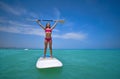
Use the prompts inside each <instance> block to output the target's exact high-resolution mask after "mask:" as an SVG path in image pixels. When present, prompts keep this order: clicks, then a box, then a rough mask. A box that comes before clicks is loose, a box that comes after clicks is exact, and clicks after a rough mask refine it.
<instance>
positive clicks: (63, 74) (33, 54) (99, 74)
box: [0, 49, 120, 79]
mask: <svg viewBox="0 0 120 79" xmlns="http://www.w3.org/2000/svg"><path fill="white" fill-rule="evenodd" d="M48 54H49V52H48ZM42 55H43V50H22V49H21V50H18V49H0V79H120V50H62V49H61V50H53V55H54V57H56V58H58V59H59V60H60V61H61V62H62V63H63V67H61V68H49V69H37V68H36V66H35V65H36V62H37V59H38V58H39V57H40V56H42Z"/></svg>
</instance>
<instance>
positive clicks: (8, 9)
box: [0, 2, 26, 15]
mask: <svg viewBox="0 0 120 79" xmlns="http://www.w3.org/2000/svg"><path fill="white" fill-rule="evenodd" d="M0 7H1V9H3V10H4V11H6V12H9V13H12V14H14V15H21V14H23V13H26V10H25V9H23V8H18V7H12V6H10V5H8V4H6V3H3V2H0Z"/></svg>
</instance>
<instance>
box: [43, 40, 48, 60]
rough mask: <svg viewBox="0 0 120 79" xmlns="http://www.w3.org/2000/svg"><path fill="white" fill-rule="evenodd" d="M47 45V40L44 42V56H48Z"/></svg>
mask: <svg viewBox="0 0 120 79" xmlns="http://www.w3.org/2000/svg"><path fill="white" fill-rule="evenodd" d="M47 45H48V42H47V41H46V40H45V42H44V58H45V57H46V50H47Z"/></svg>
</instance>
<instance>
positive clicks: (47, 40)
mask: <svg viewBox="0 0 120 79" xmlns="http://www.w3.org/2000/svg"><path fill="white" fill-rule="evenodd" d="M36 22H37V23H38V24H39V25H40V26H41V28H42V29H43V30H45V41H44V58H45V57H46V50H47V46H48V44H49V48H50V57H51V58H52V30H53V29H54V28H55V26H56V24H57V23H58V21H55V23H54V25H53V26H52V27H51V26H50V23H47V24H46V27H44V26H43V25H42V24H41V22H40V20H37V21H36Z"/></svg>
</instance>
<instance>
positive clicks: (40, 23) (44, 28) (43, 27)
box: [36, 20, 45, 30]
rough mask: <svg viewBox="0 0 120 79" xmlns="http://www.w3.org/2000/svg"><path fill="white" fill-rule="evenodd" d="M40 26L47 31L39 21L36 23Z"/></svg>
mask: <svg viewBox="0 0 120 79" xmlns="http://www.w3.org/2000/svg"><path fill="white" fill-rule="evenodd" d="M36 22H37V23H38V24H39V25H40V27H41V28H42V29H44V30H45V27H44V26H43V25H42V24H41V23H40V21H39V20H37V21H36Z"/></svg>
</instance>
